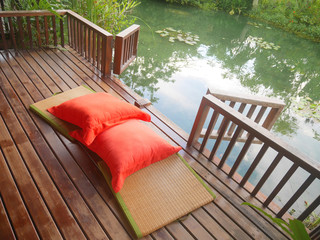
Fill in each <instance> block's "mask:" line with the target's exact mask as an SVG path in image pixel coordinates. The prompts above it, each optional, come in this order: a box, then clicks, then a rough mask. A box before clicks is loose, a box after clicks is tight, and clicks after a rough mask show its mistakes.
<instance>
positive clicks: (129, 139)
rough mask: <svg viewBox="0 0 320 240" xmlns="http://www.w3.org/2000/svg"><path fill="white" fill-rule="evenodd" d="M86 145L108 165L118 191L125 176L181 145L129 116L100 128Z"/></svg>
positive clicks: (163, 156) (161, 157) (113, 185)
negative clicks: (162, 136)
mask: <svg viewBox="0 0 320 240" xmlns="http://www.w3.org/2000/svg"><path fill="white" fill-rule="evenodd" d="M78 140H80V141H81V138H80V139H78ZM88 148H89V149H91V150H92V151H93V152H95V153H97V154H98V155H99V156H100V157H101V158H102V159H103V160H104V161H105V162H106V164H107V165H108V167H109V168H110V171H111V175H112V181H111V183H112V187H113V190H114V191H115V192H118V191H120V189H121V188H122V186H123V183H124V180H125V179H126V177H128V176H129V175H131V174H132V173H134V172H136V171H138V170H140V169H142V168H144V167H147V166H149V165H150V164H152V163H154V162H157V161H160V160H162V159H165V158H167V157H169V156H170V155H172V154H174V153H176V152H178V151H179V150H180V149H181V147H176V146H172V145H170V144H169V143H168V142H167V141H165V140H164V139H163V138H161V137H160V136H158V135H157V134H156V133H155V132H154V131H152V130H151V129H150V128H149V127H148V126H146V125H145V124H143V123H141V122H139V121H138V120H129V121H127V122H124V123H122V124H120V125H117V126H114V127H112V128H110V129H108V130H105V131H103V132H102V133H100V134H99V135H98V136H97V137H96V139H95V140H94V141H93V143H92V144H91V145H89V146H88Z"/></svg>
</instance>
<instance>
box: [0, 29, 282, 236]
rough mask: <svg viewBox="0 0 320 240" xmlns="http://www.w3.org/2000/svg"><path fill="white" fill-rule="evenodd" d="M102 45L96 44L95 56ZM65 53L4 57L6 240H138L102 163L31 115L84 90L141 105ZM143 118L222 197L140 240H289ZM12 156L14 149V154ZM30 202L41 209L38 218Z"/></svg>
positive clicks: (161, 122) (230, 184) (0, 102)
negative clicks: (50, 235) (60, 95)
mask: <svg viewBox="0 0 320 240" xmlns="http://www.w3.org/2000/svg"><path fill="white" fill-rule="evenodd" d="M97 35H99V34H97ZM98 45H99V41H97V49H98V48H99V47H98ZM66 49H67V50H68V51H60V50H59V49H48V50H44V49H39V50H19V51H13V50H12V51H11V50H10V51H8V53H9V54H2V53H0V56H1V57H0V81H1V84H0V96H1V99H0V110H1V112H0V113H1V119H3V120H2V122H3V123H5V124H4V125H1V128H0V133H1V132H2V135H1V137H0V144H1V148H2V149H6V152H5V154H3V153H2V152H1V154H0V163H2V164H3V165H1V167H0V184H5V185H6V186H9V187H8V188H7V189H12V190H11V191H10V192H9V193H8V192H6V191H5V189H4V188H2V187H1V189H0V195H1V199H2V202H3V204H2V205H1V206H0V209H1V208H2V209H4V210H5V215H4V214H2V212H0V213H1V215H0V221H4V223H5V225H4V226H5V229H6V232H7V233H6V234H9V235H10V231H11V230H10V227H9V226H11V228H12V231H11V233H12V232H13V234H15V235H14V236H16V237H17V238H23V239H37V238H42V236H46V235H45V233H46V231H56V233H59V234H60V236H59V237H60V238H61V237H62V238H64V239H75V238H76V239H84V238H91V239H96V238H101V239H109V238H110V239H134V238H135V237H134V235H133V231H132V230H131V228H130V226H129V224H128V222H127V220H126V218H125V216H124V214H123V213H122V212H121V210H120V208H119V207H118V205H117V202H116V201H115V199H114V198H113V195H112V193H111V191H110V189H109V188H108V186H107V184H106V182H105V181H104V178H103V176H102V175H101V174H100V172H99V170H98V168H97V167H96V165H95V163H96V161H98V160H99V158H98V157H97V156H96V155H95V154H93V153H92V152H90V151H88V150H87V149H86V148H84V147H83V146H81V145H79V144H74V143H71V142H70V141H69V140H67V139H65V138H64V137H62V136H61V135H60V134H59V133H56V132H55V131H54V130H53V129H52V128H51V127H50V126H48V124H46V123H45V122H43V121H42V120H41V119H39V118H38V117H37V116H35V115H34V114H33V113H31V112H30V111H29V109H28V106H29V104H31V103H33V102H35V101H37V100H39V99H43V98H46V97H49V96H51V95H52V94H54V93H56V92H59V91H65V90H68V89H70V88H73V87H75V86H78V85H80V84H85V85H87V86H89V87H90V88H92V89H94V90H95V91H107V92H109V93H111V94H112V95H114V96H117V97H119V98H122V99H124V100H125V101H127V102H130V103H132V104H134V102H136V101H137V102H141V101H142V100H141V97H140V96H138V95H137V94H135V93H134V92H132V91H131V90H130V89H129V88H128V87H126V86H125V85H123V84H122V83H121V82H120V81H119V80H118V79H116V78H113V79H112V80H111V79H110V78H108V77H104V76H103V74H102V73H101V72H100V71H98V69H97V67H96V66H93V65H91V64H89V62H88V61H87V60H86V59H85V58H84V57H83V56H81V55H79V54H78V53H77V52H76V51H75V50H73V49H71V48H70V47H69V46H66ZM11 53H12V54H11ZM98 53H99V51H98V52H97V55H98ZM97 62H98V59H97ZM143 111H147V112H148V113H150V114H151V115H152V123H151V126H152V128H153V129H154V130H155V131H156V132H157V133H159V134H160V135H161V136H163V137H164V138H165V139H166V140H168V141H170V142H172V143H175V144H179V145H181V146H182V147H183V151H182V152H181V155H183V157H184V158H185V159H186V160H187V161H188V163H189V164H190V165H191V166H192V167H193V168H194V169H195V171H196V172H197V173H198V174H199V175H200V176H201V177H202V178H203V179H204V180H205V181H206V183H207V184H209V186H210V187H211V188H212V189H213V191H214V192H215V193H217V194H218V197H217V199H216V200H215V201H214V202H213V203H210V204H208V205H206V206H204V207H202V208H200V209H198V210H196V211H194V212H192V213H191V214H190V215H189V216H188V217H186V218H182V219H180V220H179V221H177V222H174V223H172V224H169V225H167V226H165V227H163V228H161V229H160V230H158V231H156V232H154V233H152V234H150V235H149V236H146V237H145V238H143V239H148V240H151V239H253V238H256V239H270V238H274V239H287V237H286V236H285V235H283V234H282V233H280V231H279V230H278V229H277V228H276V227H275V226H273V225H272V223H270V222H269V221H268V220H266V219H265V218H264V217H262V216H260V215H259V214H257V213H256V212H255V211H253V210H252V209H250V208H244V207H242V206H241V205H240V204H241V203H242V202H243V201H246V200H248V199H249V197H250V195H249V193H248V192H247V191H246V190H244V189H242V188H239V187H238V184H237V183H236V182H235V181H233V180H231V179H229V178H228V177H227V175H226V174H225V173H224V172H223V171H221V170H219V169H218V168H217V167H216V166H215V164H214V162H208V161H207V160H206V159H205V157H203V156H201V155H199V152H198V151H197V150H196V149H194V148H188V147H187V138H186V136H187V134H185V133H183V132H182V130H181V129H179V128H177V127H176V126H174V125H173V123H172V122H170V121H169V120H167V119H165V118H164V116H163V115H162V114H161V113H159V112H158V111H157V110H156V109H155V108H154V107H153V106H152V105H147V106H146V107H145V108H143ZM0 122H1V121H0ZM8 134H9V135H8ZM2 136H3V137H2ZM8 149H12V151H11V150H10V154H9V152H8ZM11 152H12V153H11ZM11 154H15V155H11ZM17 154H18V155H17ZM13 158H15V159H13ZM214 161H215V160H214ZM9 162H10V164H11V165H12V164H15V165H14V166H15V167H11V165H10V164H9ZM5 169H7V170H5ZM13 169H14V170H13ZM21 171H24V172H25V174H24V175H25V176H24V177H22V176H21V175H22V174H17V173H22V172H21ZM13 174H14V175H13ZM13 176H14V177H13ZM20 178H21V179H20ZM22 180H24V181H26V182H27V183H29V184H31V186H32V185H33V186H34V187H32V189H33V190H32V193H34V194H33V195H32V196H31V194H29V195H28V194H27V193H24V192H23V191H22V189H21V187H20V182H22ZM18 183H19V184H18ZM1 186H2V185H1ZM34 196H38V197H36V199H35V197H34ZM1 199H0V200H1ZM8 199H12V201H11V202H10V201H8ZM30 201H35V202H36V203H38V205H39V206H40V207H39V208H38V209H37V211H35V210H34V209H33V208H32V203H30ZM41 202H42V203H41ZM252 202H253V203H257V202H258V200H254V199H253V200H252ZM0 203H1V202H0ZM18 210H19V211H18ZM37 215H38V216H37ZM3 216H5V217H3ZM40 216H44V217H45V218H43V219H46V218H48V219H51V220H50V221H49V222H51V224H52V223H53V224H54V225H53V226H54V227H53V228H50V229H51V230H45V226H47V225H46V224H45V222H46V221H45V220H39V219H40ZM2 219H4V220H2ZM6 219H9V222H8V220H6ZM41 219H42V218H41ZM42 221H43V222H42ZM39 222H40V223H39ZM9 224H10V225H9ZM57 236H58V235H57ZM59 237H57V238H59Z"/></svg>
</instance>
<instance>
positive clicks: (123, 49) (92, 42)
mask: <svg viewBox="0 0 320 240" xmlns="http://www.w3.org/2000/svg"><path fill="white" fill-rule="evenodd" d="M57 14H59V15H61V16H67V24H68V34H67V35H68V43H69V45H70V47H71V48H73V49H74V50H76V51H77V52H78V53H79V54H80V55H82V56H83V57H84V58H86V59H87V60H88V61H89V62H90V63H91V64H92V65H94V66H95V67H97V68H98V69H99V70H100V71H101V72H102V74H103V75H111V70H112V69H111V68H112V43H113V35H112V34H111V33H109V32H108V31H106V30H104V29H103V28H101V27H99V26H97V25H95V24H94V23H92V22H90V21H89V20H87V19H85V18H84V17H82V16H80V15H79V14H77V13H75V12H73V11H71V10H58V11H57ZM24 18H25V19H24ZM48 18H51V21H50V20H48ZM56 19H57V17H56V15H55V14H54V13H52V12H50V11H44V10H35V11H2V12H0V35H1V42H2V48H3V49H9V48H14V49H18V48H26V47H27V46H28V47H30V48H33V47H34V46H37V47H42V46H46V45H49V44H50V41H51V42H52V45H54V46H58V45H59V44H60V45H61V46H62V47H64V44H65V36H64V21H63V19H62V18H61V19H59V21H60V24H58V26H57V24H56ZM4 23H5V25H4ZM15 23H16V24H15ZM23 24H25V25H26V28H24V27H23ZM50 24H51V26H52V27H51V26H50ZM3 26H5V28H4V27H3ZM139 29H140V27H139V25H132V26H131V27H129V28H127V29H126V30H124V31H122V32H121V33H119V34H118V35H117V36H116V44H115V64H114V66H115V69H114V73H116V74H120V73H122V72H123V71H124V69H126V68H127V66H128V65H129V64H130V63H131V62H132V61H133V60H134V59H135V57H136V55H137V45H138V36H139ZM34 33H35V34H34ZM58 36H60V39H58Z"/></svg>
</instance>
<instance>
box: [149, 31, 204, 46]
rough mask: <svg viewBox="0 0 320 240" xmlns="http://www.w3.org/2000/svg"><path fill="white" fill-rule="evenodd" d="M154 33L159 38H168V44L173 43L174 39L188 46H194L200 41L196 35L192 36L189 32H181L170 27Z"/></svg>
mask: <svg viewBox="0 0 320 240" xmlns="http://www.w3.org/2000/svg"><path fill="white" fill-rule="evenodd" d="M155 32H156V33H158V34H159V35H160V36H161V37H169V39H168V41H169V42H175V39H177V40H178V41H180V42H184V43H186V44H189V45H195V44H197V42H199V41H200V39H199V36H198V35H193V34H192V33H191V32H183V31H182V30H175V29H173V28H172V27H167V28H164V29H163V30H157V31H155Z"/></svg>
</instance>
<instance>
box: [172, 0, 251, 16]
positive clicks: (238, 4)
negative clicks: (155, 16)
mask: <svg viewBox="0 0 320 240" xmlns="http://www.w3.org/2000/svg"><path fill="white" fill-rule="evenodd" d="M166 1H167V2H170V3H177V4H181V5H189V6H195V7H199V8H202V9H205V10H218V9H219V10H223V11H226V12H229V13H230V14H231V15H233V14H235V13H236V14H241V13H243V12H245V11H247V10H249V9H251V6H252V0H166Z"/></svg>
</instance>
